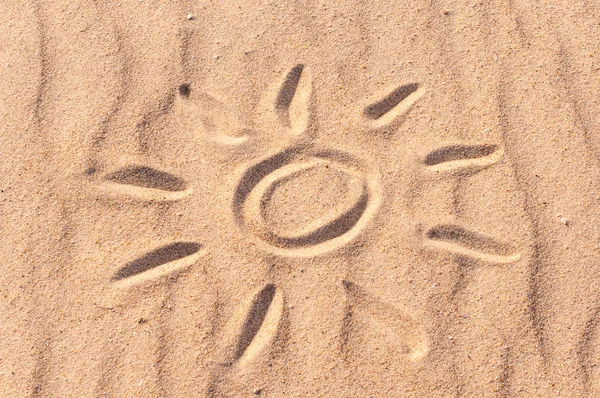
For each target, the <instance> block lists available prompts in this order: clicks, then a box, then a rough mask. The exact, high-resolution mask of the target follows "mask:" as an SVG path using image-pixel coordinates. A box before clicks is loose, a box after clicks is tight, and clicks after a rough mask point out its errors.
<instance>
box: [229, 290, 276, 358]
mask: <svg viewBox="0 0 600 398" xmlns="http://www.w3.org/2000/svg"><path fill="white" fill-rule="evenodd" d="M282 316H283V295H282V293H281V292H280V291H278V290H277V289H276V288H275V285H273V284H268V285H266V286H264V287H263V288H262V289H260V290H259V291H257V292H255V293H253V294H252V296H251V298H250V300H248V301H247V302H246V303H245V304H244V305H242V306H241V307H240V308H239V310H238V311H237V313H236V315H235V316H234V319H233V322H232V324H231V325H232V328H231V329H230V330H231V332H232V333H231V335H230V336H229V339H230V341H231V344H229V347H231V348H230V349H229V350H230V354H226V357H227V359H226V364H227V365H234V364H235V365H236V366H238V367H240V368H243V367H245V366H247V365H248V364H249V363H251V362H252V361H253V360H254V359H255V358H257V357H259V356H260V355H261V353H262V352H264V350H265V349H266V348H267V347H269V346H271V345H272V343H273V342H274V340H275V338H276V336H277V332H278V330H279V327H280V323H281V319H282Z"/></svg>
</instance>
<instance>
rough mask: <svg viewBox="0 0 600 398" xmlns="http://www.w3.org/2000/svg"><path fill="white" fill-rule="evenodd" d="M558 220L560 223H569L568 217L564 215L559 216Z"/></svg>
mask: <svg viewBox="0 0 600 398" xmlns="http://www.w3.org/2000/svg"><path fill="white" fill-rule="evenodd" d="M560 222H561V224H563V225H569V219H568V218H566V217H561V218H560Z"/></svg>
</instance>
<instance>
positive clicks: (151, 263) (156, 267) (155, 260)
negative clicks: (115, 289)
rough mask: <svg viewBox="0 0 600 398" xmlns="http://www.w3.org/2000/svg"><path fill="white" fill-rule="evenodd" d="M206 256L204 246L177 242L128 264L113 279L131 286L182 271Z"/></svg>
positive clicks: (123, 284)
mask: <svg viewBox="0 0 600 398" xmlns="http://www.w3.org/2000/svg"><path fill="white" fill-rule="evenodd" d="M203 254H204V252H203V250H202V245H200V244H198V243H194V242H175V243H171V244H169V245H166V246H162V247H160V248H158V249H156V250H153V251H151V252H149V253H147V254H145V255H143V256H142V257H140V258H138V259H136V260H134V261H131V262H129V263H127V264H126V265H125V266H123V267H122V268H121V269H119V270H118V271H117V272H116V273H115V274H114V275H113V277H112V278H111V280H112V281H113V282H115V283H116V284H117V285H118V286H131V285H136V284H139V283H142V282H145V281H149V280H156V279H158V278H161V277H163V276H165V275H170V274H174V273H176V272H179V271H182V270H184V269H186V268H188V267H189V266H191V265H193V264H194V263H196V262H197V261H198V259H199V258H200V257H202V255H203Z"/></svg>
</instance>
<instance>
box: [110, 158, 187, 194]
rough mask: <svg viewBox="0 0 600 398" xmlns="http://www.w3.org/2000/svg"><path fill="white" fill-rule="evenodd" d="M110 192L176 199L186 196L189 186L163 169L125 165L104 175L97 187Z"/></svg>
mask: <svg viewBox="0 0 600 398" xmlns="http://www.w3.org/2000/svg"><path fill="white" fill-rule="evenodd" d="M99 188H100V189H101V190H102V191H104V192H106V193H112V194H117V195H118V194H121V195H125V196H131V197H134V198H137V199H141V200H150V201H155V200H156V201H161V200H178V199H181V198H184V197H186V196H188V195H189V194H190V193H191V188H188V187H187V183H186V182H185V181H184V180H183V179H181V178H179V177H177V176H175V175H173V174H170V173H167V172H164V171H160V170H157V169H154V168H152V167H148V166H138V165H132V166H126V167H124V168H122V169H119V170H117V171H115V172H113V173H110V174H107V175H106V176H104V183H103V184H101V185H100V187H99Z"/></svg>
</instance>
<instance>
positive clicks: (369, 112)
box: [363, 83, 426, 129]
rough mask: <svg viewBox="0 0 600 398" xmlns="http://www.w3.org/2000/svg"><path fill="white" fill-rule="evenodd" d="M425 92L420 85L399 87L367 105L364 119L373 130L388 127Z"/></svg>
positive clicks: (412, 84) (411, 84) (413, 84)
mask: <svg viewBox="0 0 600 398" xmlns="http://www.w3.org/2000/svg"><path fill="white" fill-rule="evenodd" d="M425 92H426V91H425V89H424V88H423V87H421V86H420V85H419V84H418V83H410V84H405V85H402V86H400V87H397V88H395V89H394V90H392V91H391V92H386V93H385V94H384V95H382V96H381V98H379V99H377V100H376V101H374V102H373V103H371V104H369V105H367V106H366V107H365V108H364V109H363V117H364V118H365V119H366V120H367V122H368V124H369V125H370V126H371V127H372V128H375V129H377V128H380V127H384V126H387V125H389V124H391V123H392V122H394V121H395V120H396V119H398V118H399V117H400V116H403V115H404V114H406V112H408V111H409V110H410V108H411V107H412V106H413V105H414V104H415V103H416V102H417V101H418V100H419V99H420V98H421V97H422V96H423V95H424V94H425Z"/></svg>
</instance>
